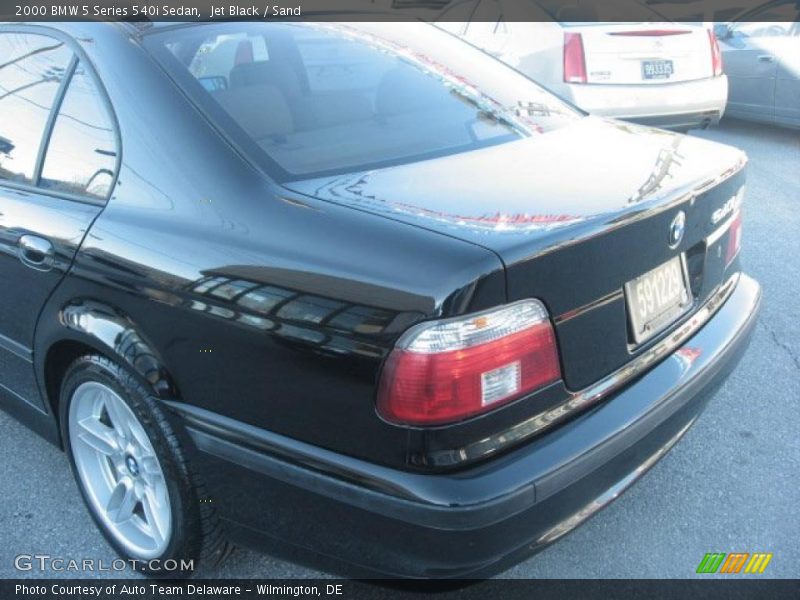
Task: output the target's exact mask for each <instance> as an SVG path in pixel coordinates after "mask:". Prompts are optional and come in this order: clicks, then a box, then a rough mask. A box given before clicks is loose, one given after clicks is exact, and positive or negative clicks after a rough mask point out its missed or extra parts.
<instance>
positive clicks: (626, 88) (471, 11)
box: [437, 0, 728, 130]
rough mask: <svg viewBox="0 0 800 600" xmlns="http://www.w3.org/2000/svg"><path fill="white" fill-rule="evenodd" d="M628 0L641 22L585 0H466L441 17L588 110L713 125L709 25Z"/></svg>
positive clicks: (718, 103) (724, 92)
mask: <svg viewBox="0 0 800 600" xmlns="http://www.w3.org/2000/svg"><path fill="white" fill-rule="evenodd" d="M625 5H626V14H627V13H630V14H631V15H632V16H633V15H636V14H638V15H640V18H641V21H640V22H629V23H604V22H595V21H597V20H598V19H602V14H598V11H599V10H601V7H599V6H593V5H591V4H586V3H582V4H581V5H580V6H578V5H575V6H569V5H564V4H563V2H555V1H553V0H538V1H536V2H534V0H522V1H520V0H463V1H462V2H458V3H455V4H453V5H451V6H450V7H448V8H447V9H446V10H444V11H443V12H442V13H441V15H440V16H439V19H438V23H437V24H438V25H439V27H441V28H442V29H445V30H447V31H449V32H451V33H453V34H455V35H458V36H460V37H462V38H463V39H465V40H466V41H468V42H470V43H472V44H473V45H475V46H478V47H479V48H481V49H483V50H484V51H486V52H488V53H490V54H492V55H494V56H496V57H498V58H500V59H501V60H503V61H504V62H506V63H508V64H509V65H511V66H513V67H514V68H516V69H517V70H519V71H521V72H522V73H524V74H525V75H527V76H528V77H530V78H531V79H534V80H535V81H537V82H538V83H540V84H542V85H543V86H545V87H547V88H548V89H549V90H551V91H552V92H554V93H556V94H558V95H559V96H561V97H562V98H565V99H567V100H569V101H571V102H572V103H573V104H575V105H577V106H579V107H580V108H582V109H584V110H586V111H587V112H590V113H593V114H596V115H601V116H608V117H614V118H620V119H626V120H630V121H635V122H638V123H644V124H647V125H654V126H656V127H665V128H670V129H678V130H687V129H691V128H693V127H706V126H708V125H710V124H715V123H717V122H718V121H719V119H720V118H721V117H722V114H723V113H724V111H725V105H726V103H727V99H728V81H727V77H726V76H725V74H724V73H723V68H722V57H721V53H720V49H719V45H718V43H717V39H716V36H715V35H714V32H713V31H710V30H709V29H707V28H704V27H702V26H699V25H690V24H684V23H672V22H669V21H665V20H664V17H663V16H661V15H660V14H658V13H657V12H655V11H653V10H652V9H651V8H649V7H646V6H644V5H642V4H639V3H637V2H625ZM628 5H630V7H628ZM523 18H524V19H525V21H523V20H522V19H523ZM532 18H535V19H536V22H531V19H532Z"/></svg>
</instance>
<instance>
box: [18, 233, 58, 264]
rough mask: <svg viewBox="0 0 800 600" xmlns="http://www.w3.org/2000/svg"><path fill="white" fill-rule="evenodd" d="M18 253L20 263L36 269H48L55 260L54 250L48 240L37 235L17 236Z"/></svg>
mask: <svg viewBox="0 0 800 600" xmlns="http://www.w3.org/2000/svg"><path fill="white" fill-rule="evenodd" d="M17 245H18V249H19V250H18V255H19V259H20V261H22V264H23V265H25V266H26V267H30V268H31V269H36V270H37V271H49V270H50V269H52V268H53V265H54V264H55V260H56V251H55V248H54V247H53V244H52V242H50V240H46V239H44V238H41V237H39V236H37V235H23V236H22V237H20V238H19V242H17Z"/></svg>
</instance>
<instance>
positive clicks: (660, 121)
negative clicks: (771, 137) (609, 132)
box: [563, 75, 728, 128]
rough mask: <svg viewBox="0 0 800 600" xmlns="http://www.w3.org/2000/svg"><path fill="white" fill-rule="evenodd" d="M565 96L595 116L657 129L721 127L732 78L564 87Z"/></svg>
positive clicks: (565, 85) (570, 85)
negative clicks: (649, 83)
mask: <svg viewBox="0 0 800 600" xmlns="http://www.w3.org/2000/svg"><path fill="white" fill-rule="evenodd" d="M563 87H564V88H565V89H564V95H565V96H566V97H567V98H568V99H570V100H571V101H572V102H573V103H574V104H576V105H578V106H579V107H581V108H582V109H583V110H585V111H587V112H590V113H592V114H594V115H600V116H605V117H613V118H615V119H624V120H628V121H634V122H638V123H644V124H647V125H652V126H655V127H664V128H688V127H693V126H699V125H706V124H715V123H717V122H718V121H719V120H720V118H721V117H722V115H723V114H724V112H725V105H726V104H727V102H728V78H727V77H726V76H725V75H723V76H721V77H712V78H708V79H700V80H697V81H685V82H678V83H665V84H654V85H602V84H564V85H563Z"/></svg>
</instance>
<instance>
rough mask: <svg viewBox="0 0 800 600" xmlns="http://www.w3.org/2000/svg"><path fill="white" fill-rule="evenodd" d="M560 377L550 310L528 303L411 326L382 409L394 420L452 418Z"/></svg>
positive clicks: (382, 394)
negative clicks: (549, 316) (549, 315)
mask: <svg viewBox="0 0 800 600" xmlns="http://www.w3.org/2000/svg"><path fill="white" fill-rule="evenodd" d="M560 378H561V370H560V367H559V364H558V352H557V350H556V341H555V335H554V333H553V328H552V326H551V324H550V320H549V319H548V316H547V311H546V310H545V308H544V306H543V305H542V304H541V302H538V301H537V300H525V301H523V302H517V303H515V304H510V305H508V306H504V307H503V308H500V309H493V310H491V311H486V312H482V313H478V314H474V315H471V316H468V317H459V318H456V319H446V320H442V321H431V322H427V323H422V324H420V325H418V326H416V327H413V328H412V329H410V330H409V331H408V332H407V333H406V334H405V335H403V336H402V338H401V339H400V340H399V341H398V343H397V346H396V348H395V349H394V350H393V351H392V353H391V354H390V355H389V358H388V359H387V361H386V364H385V366H384V369H383V373H382V374H381V381H380V385H379V389H378V412H379V413H380V415H381V416H382V417H383V418H384V419H386V420H388V421H392V422H394V423H402V424H408V425H441V424H444V423H452V422H455V421H460V420H463V419H466V418H468V417H472V416H474V415H477V414H480V413H484V412H487V411H490V410H493V409H494V408H497V407H498V406H501V405H503V404H506V403H508V402H511V401H512V400H515V399H517V398H520V397H521V396H523V395H525V394H528V393H530V392H533V391H534V390H537V389H539V388H541V387H544V386H546V385H549V384H551V383H553V382H555V381H557V380H558V379H560Z"/></svg>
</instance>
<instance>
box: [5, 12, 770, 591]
mask: <svg viewBox="0 0 800 600" xmlns="http://www.w3.org/2000/svg"><path fill="white" fill-rule="evenodd" d="M0 140H2V143H1V144H0V250H2V252H0V278H2V281H3V282H4V289H3V292H2V296H1V297H0V405H2V406H3V408H4V409H5V410H7V411H9V412H10V413H11V414H13V415H15V416H16V417H17V418H19V419H20V420H21V421H22V422H24V423H26V424H27V425H28V426H29V427H30V428H31V429H32V430H33V431H35V432H37V433H38V434H40V435H42V436H44V437H45V438H46V439H48V440H50V441H51V442H53V443H54V444H57V445H59V446H60V447H62V448H63V449H64V450H65V451H66V454H67V456H68V459H69V464H70V466H71V469H72V471H73V473H74V475H75V479H76V481H77V484H78V487H79V489H80V491H81V494H82V496H83V499H84V500H85V502H86V505H87V507H88V509H89V512H90V513H91V515H92V517H93V518H94V520H95V522H96V523H97V526H98V527H99V528H100V530H101V531H102V532H103V534H104V535H105V537H106V538H107V539H108V541H109V543H111V544H112V545H113V546H114V548H115V549H116V550H117V551H118V552H119V554H120V555H121V556H122V557H124V558H126V559H129V560H135V561H140V564H144V565H145V566H144V570H145V571H146V572H150V573H153V574H157V572H158V569H157V568H156V567H155V566H153V565H154V564H155V563H154V562H153V561H160V562H161V563H163V562H164V561H166V560H169V559H174V560H176V561H177V560H183V561H190V562H191V561H197V564H200V563H202V562H203V561H205V562H206V563H207V564H212V563H213V562H214V561H217V560H219V559H220V558H221V557H223V556H224V555H225V553H226V549H227V548H228V547H229V544H241V545H246V546H251V547H256V548H264V547H272V546H273V545H274V544H275V542H276V541H277V543H278V544H279V545H287V544H289V545H291V544H294V545H296V546H300V547H302V548H304V549H305V550H307V551H313V552H314V553H317V554H320V555H324V556H327V557H335V559H336V560H337V561H339V562H340V563H341V565H342V567H343V569H344V570H345V571H347V572H351V571H350V570H351V569H352V570H353V571H356V570H357V572H359V573H362V572H367V573H381V574H388V575H391V576H410V577H461V576H474V575H479V576H482V575H486V574H489V573H491V572H493V571H496V570H498V569H501V568H503V566H505V565H509V564H511V563H513V562H514V561H517V560H520V559H521V558H522V557H524V556H526V555H528V554H530V553H532V552H535V551H537V550H539V549H541V548H542V547H544V546H545V545H546V544H548V543H550V542H553V541H554V540H556V539H558V538H559V537H560V536H562V535H564V534H566V533H567V532H569V531H570V530H572V529H573V528H574V527H576V526H577V525H579V524H580V523H582V522H583V521H585V520H586V519H588V518H589V517H591V516H592V515H593V514H594V513H596V512H597V511H598V510H600V509H602V508H603V507H604V506H606V505H607V504H608V503H609V502H611V501H612V500H613V499H614V498H616V497H617V496H618V495H619V494H620V493H621V492H622V491H623V490H624V489H625V488H627V487H628V486H629V485H631V484H632V483H633V482H634V481H635V480H636V479H637V478H639V477H640V476H641V475H642V474H643V473H644V472H645V471H647V469H648V468H649V467H651V466H652V465H653V464H654V463H655V462H656V461H657V460H658V459H659V458H661V457H662V456H663V455H664V454H665V453H666V452H667V451H668V450H669V449H670V447H671V446H672V445H673V444H675V443H676V442H677V441H678V440H679V439H680V437H681V436H682V435H683V434H684V433H685V432H686V431H687V429H688V428H689V427H690V426H691V425H692V423H693V422H694V421H695V419H696V418H697V417H698V415H699V413H700V412H701V410H702V409H703V407H704V406H705V404H706V402H708V401H709V399H710V398H711V397H712V396H713V392H714V390H715V389H716V388H717V386H718V385H719V384H720V383H721V382H722V381H723V380H724V378H725V377H726V376H727V374H728V373H729V372H730V371H731V370H732V369H733V368H734V366H735V365H736V363H737V361H738V360H739V358H740V356H741V355H742V353H743V352H744V350H745V348H746V346H747V343H748V341H749V338H750V334H751V332H752V330H753V327H754V323H755V319H756V315H757V312H758V306H759V300H760V288H759V285H758V284H757V283H756V282H755V281H754V280H753V279H751V278H749V277H748V276H747V275H745V274H744V273H743V272H742V271H741V267H740V261H739V248H740V242H741V231H742V223H741V217H740V215H741V202H742V198H743V194H744V178H745V166H746V157H745V156H744V154H743V153H742V152H741V151H739V150H737V149H735V148H732V147H729V146H724V145H720V144H715V143H711V142H708V141H703V140H700V139H696V138H691V137H687V136H683V135H678V134H673V133H668V132H665V131H661V130H657V129H651V128H647V127H641V126H636V125H631V124H626V123H621V122H616V121H613V120H605V119H598V118H594V117H590V116H587V115H586V114H584V113H582V112H581V111H580V110H578V109H576V108H575V107H573V106H571V105H569V104H567V103H565V102H563V101H562V100H560V99H558V98H556V97H554V96H553V95H551V94H550V93H548V92H547V91H545V90H544V89H542V88H541V87H539V86H538V85H537V84H536V83H534V82H533V81H531V80H529V79H527V78H525V77H524V76H522V75H521V74H519V73H518V72H516V71H514V70H513V69H511V68H510V67H508V66H505V65H503V64H502V63H500V62H498V61H497V60H495V59H494V58H492V57H491V56H489V55H486V54H484V53H482V52H481V51H479V50H477V49H475V48H473V47H471V46H469V45H467V44H465V43H464V42H462V41H460V40H458V39H457V38H455V37H452V36H450V35H449V34H447V33H444V32H441V31H439V30H437V29H436V28H434V27H432V26H428V25H424V24H411V23H403V24H398V23H394V24H359V25H347V24H334V23H327V24H314V23H232V22H231V23H215V24H193V25H185V24H147V25H140V26H134V25H131V24H121V23H118V24H112V23H105V24H102V23H92V24H87V23H74V24H70V25H63V26H61V25H53V26H34V25H20V24H6V25H0ZM3 485H13V482H5V483H4V484H3ZM687 493H690V490H687ZM676 500H677V499H676Z"/></svg>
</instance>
